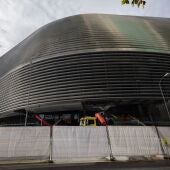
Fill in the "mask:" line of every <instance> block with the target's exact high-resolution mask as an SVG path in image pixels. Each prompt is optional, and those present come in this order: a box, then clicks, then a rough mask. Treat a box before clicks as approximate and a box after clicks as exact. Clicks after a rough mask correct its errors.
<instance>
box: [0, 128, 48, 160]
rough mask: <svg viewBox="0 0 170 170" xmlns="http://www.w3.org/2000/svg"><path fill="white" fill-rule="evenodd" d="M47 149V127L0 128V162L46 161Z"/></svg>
mask: <svg viewBox="0 0 170 170" xmlns="http://www.w3.org/2000/svg"><path fill="white" fill-rule="evenodd" d="M49 147H50V128H49V127H1V128H0V160H13V159H17V160H27V159H38V160H42V159H43V160H44V159H46V160H48V159H49Z"/></svg>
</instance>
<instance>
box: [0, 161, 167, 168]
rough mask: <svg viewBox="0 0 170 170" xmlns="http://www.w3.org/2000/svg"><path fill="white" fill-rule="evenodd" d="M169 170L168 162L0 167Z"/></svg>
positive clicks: (14, 166) (10, 166) (4, 166)
mask: <svg viewBox="0 0 170 170" xmlns="http://www.w3.org/2000/svg"><path fill="white" fill-rule="evenodd" d="M14 169H15V170H111V169H112V170H170V160H162V161H135V162H96V163H74V164H73V163H72V164H68V163H67V164H54V163H34V164H10V165H0V170H14Z"/></svg>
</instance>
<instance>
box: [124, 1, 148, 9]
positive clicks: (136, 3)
mask: <svg viewBox="0 0 170 170" xmlns="http://www.w3.org/2000/svg"><path fill="white" fill-rule="evenodd" d="M121 1H122V5H125V4H132V6H134V5H137V6H138V7H140V5H142V6H143V8H144V6H145V4H146V1H144V0H131V2H129V0H121Z"/></svg>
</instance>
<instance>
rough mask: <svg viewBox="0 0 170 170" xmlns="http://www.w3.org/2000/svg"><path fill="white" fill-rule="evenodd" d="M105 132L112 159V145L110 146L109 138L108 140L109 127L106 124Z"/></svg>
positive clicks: (112, 158)
mask: <svg viewBox="0 0 170 170" xmlns="http://www.w3.org/2000/svg"><path fill="white" fill-rule="evenodd" d="M106 134H107V141H108V145H109V149H110V160H111V161H113V160H114V157H113V152H112V146H111V140H110V135H109V129H108V126H107V125H106Z"/></svg>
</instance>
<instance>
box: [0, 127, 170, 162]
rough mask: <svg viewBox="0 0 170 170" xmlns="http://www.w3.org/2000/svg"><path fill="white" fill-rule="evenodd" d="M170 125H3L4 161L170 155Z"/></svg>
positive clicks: (0, 154)
mask: <svg viewBox="0 0 170 170" xmlns="http://www.w3.org/2000/svg"><path fill="white" fill-rule="evenodd" d="M169 142H170V127H151V126H96V127H90V126H88V127H81V126H53V127H48V126H46V127H45V126H44V127H43V126H42V127H29V126H28V127H0V160H51V161H52V160H53V161H72V160H77V161H79V160H80V161H81V160H102V159H106V157H113V158H114V157H116V156H128V157H130V156H147V157H149V156H155V155H165V156H170V145H169Z"/></svg>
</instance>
